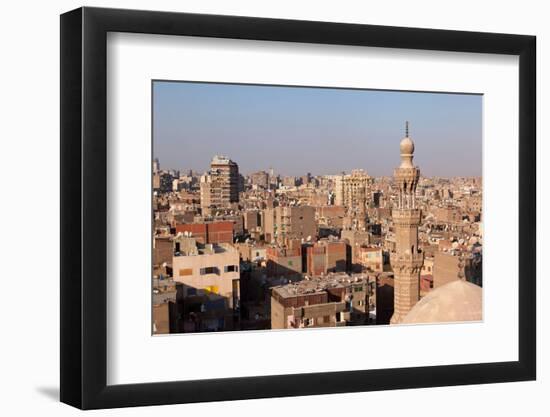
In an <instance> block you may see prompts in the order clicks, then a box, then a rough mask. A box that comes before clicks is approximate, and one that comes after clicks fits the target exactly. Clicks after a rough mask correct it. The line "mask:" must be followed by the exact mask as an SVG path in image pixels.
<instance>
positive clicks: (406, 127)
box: [405, 120, 409, 138]
mask: <svg viewBox="0 0 550 417" xmlns="http://www.w3.org/2000/svg"><path fill="white" fill-rule="evenodd" d="M405 137H406V138H408V137H409V121H408V120H407V121H406V122H405Z"/></svg>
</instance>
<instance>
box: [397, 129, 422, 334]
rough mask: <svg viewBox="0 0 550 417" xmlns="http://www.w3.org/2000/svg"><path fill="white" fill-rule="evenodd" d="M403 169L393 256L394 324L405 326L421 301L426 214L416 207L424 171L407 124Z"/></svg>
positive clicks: (402, 143)
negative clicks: (421, 231)
mask: <svg viewBox="0 0 550 417" xmlns="http://www.w3.org/2000/svg"><path fill="white" fill-rule="evenodd" d="M399 148H400V151H401V165H399V168H396V169H395V171H394V179H395V182H396V183H397V185H398V187H399V191H398V202H397V207H394V209H393V211H392V217H393V226H394V230H395V250H394V251H392V252H391V254H390V262H391V266H392V268H393V272H394V280H395V284H394V307H393V308H394V312H393V316H392V318H391V321H390V323H391V324H397V323H401V321H402V320H403V318H404V317H405V316H406V315H407V313H408V312H409V311H410V310H411V309H412V308H413V307H414V305H415V304H416V303H417V302H418V300H419V292H420V288H419V286H420V269H421V268H422V264H423V262H424V253H423V252H422V251H420V250H419V247H418V226H419V225H420V220H421V216H422V212H421V210H420V209H418V208H417V207H416V199H415V194H416V186H417V184H418V179H419V177H420V169H418V167H416V166H414V165H413V153H414V143H413V141H412V140H411V138H410V137H409V124H408V122H407V124H406V132H405V138H403V140H402V141H401V143H400V145H399Z"/></svg>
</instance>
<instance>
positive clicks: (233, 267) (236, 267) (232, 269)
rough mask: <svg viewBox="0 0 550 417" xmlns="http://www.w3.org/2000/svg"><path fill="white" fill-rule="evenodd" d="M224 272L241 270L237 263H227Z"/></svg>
mask: <svg viewBox="0 0 550 417" xmlns="http://www.w3.org/2000/svg"><path fill="white" fill-rule="evenodd" d="M223 272H239V267H238V266H237V265H226V266H224V267H223Z"/></svg>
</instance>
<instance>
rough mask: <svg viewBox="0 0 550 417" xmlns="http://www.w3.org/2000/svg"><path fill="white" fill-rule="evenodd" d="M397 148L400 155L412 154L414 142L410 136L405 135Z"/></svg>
mask: <svg viewBox="0 0 550 417" xmlns="http://www.w3.org/2000/svg"><path fill="white" fill-rule="evenodd" d="M399 150H400V151H401V154H402V155H412V154H413V153H414V142H413V141H412V139H411V138H410V137H408V136H407V137H405V138H403V140H402V141H401V143H400V144H399Z"/></svg>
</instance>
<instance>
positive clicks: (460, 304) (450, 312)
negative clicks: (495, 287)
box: [402, 279, 483, 324]
mask: <svg viewBox="0 0 550 417" xmlns="http://www.w3.org/2000/svg"><path fill="white" fill-rule="evenodd" d="M482 311H483V310H482V289H481V287H479V286H477V285H474V284H472V283H470V282H466V281H462V280H458V279H457V280H455V281H452V282H449V283H448V284H445V285H443V286H442V287H439V288H437V289H435V290H432V291H430V292H429V293H428V295H426V296H425V297H424V298H422V300H420V301H419V302H418V303H416V305H415V306H414V307H413V308H412V309H411V311H409V313H408V314H407V315H406V316H405V317H404V318H403V321H402V323H403V324H413V323H438V322H439V323H440V322H462V321H480V320H482Z"/></svg>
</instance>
